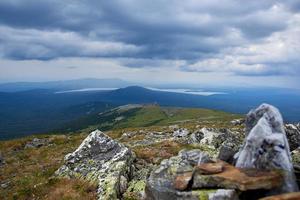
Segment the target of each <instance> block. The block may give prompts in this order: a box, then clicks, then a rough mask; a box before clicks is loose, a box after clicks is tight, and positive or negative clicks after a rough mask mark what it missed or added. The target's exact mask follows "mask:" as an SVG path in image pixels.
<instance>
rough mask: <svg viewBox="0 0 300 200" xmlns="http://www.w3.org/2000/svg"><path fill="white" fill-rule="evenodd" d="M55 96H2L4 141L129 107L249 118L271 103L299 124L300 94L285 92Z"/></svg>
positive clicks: (137, 91)
mask: <svg viewBox="0 0 300 200" xmlns="http://www.w3.org/2000/svg"><path fill="white" fill-rule="evenodd" d="M56 91H57V90H53V89H51V90H50V89H35V90H28V91H19V92H0V138H10V137H19V136H23V135H28V134H34V133H45V132H49V131H51V130H54V129H57V128H59V127H61V126H63V125H65V124H67V123H69V122H72V121H74V120H76V119H79V118H81V119H82V118H84V117H86V116H89V115H92V114H95V113H99V112H103V111H106V110H108V109H111V108H114V107H117V106H120V105H126V104H157V105H160V106H163V107H185V108H207V109H213V110H221V111H225V112H229V113H238V114H246V112H248V110H250V109H251V108H253V107H256V106H258V105H260V104H261V103H269V104H273V105H275V106H276V107H278V108H279V109H280V111H281V112H282V114H283V117H284V119H285V121H286V122H299V121H300V107H299V102H300V95H299V94H298V93H288V92H287V91H263V90H258V91H256V90H244V91H238V92H232V93H230V92H228V93H227V94H216V95H211V96H200V95H193V94H184V93H174V92H165V91H154V90H150V89H146V88H143V87H139V86H130V87H125V88H120V89H116V90H109V91H107V90H105V91H91V92H74V93H72V92H71V93H56ZM89 119H90V118H89Z"/></svg>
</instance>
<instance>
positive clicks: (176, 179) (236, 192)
mask: <svg viewBox="0 0 300 200" xmlns="http://www.w3.org/2000/svg"><path fill="white" fill-rule="evenodd" d="M256 121H257V120H256ZM247 122H248V123H249V120H248V121H247ZM244 123H245V122H244V120H239V119H237V120H233V121H231V126H230V128H211V127H210V128H209V127H201V126H199V125H196V126H194V127H189V128H184V127H180V126H178V125H172V126H168V127H161V130H155V131H154V130H151V129H147V130H146V129H141V130H134V131H124V132H122V133H119V135H118V137H116V136H115V135H113V134H111V135H112V136H115V138H114V140H113V139H111V138H108V137H107V136H106V135H105V134H104V133H102V132H101V131H95V132H93V133H91V134H90V136H89V137H87V138H86V139H85V141H84V142H83V143H82V144H81V146H80V147H79V148H78V149H77V150H76V151H75V152H74V153H73V156H72V159H74V156H75V158H76V153H77V152H80V151H81V152H82V149H85V151H88V152H89V153H88V154H87V153H83V154H84V155H86V156H77V157H79V158H80V160H82V159H83V160H84V161H80V160H78V161H77V162H76V161H75V165H74V161H72V162H71V165H73V166H71V167H68V168H67V169H66V165H69V166H70V164H69V163H70V155H67V156H66V158H65V162H66V163H67V164H66V165H64V166H62V167H61V168H60V169H59V170H58V171H57V175H59V176H66V174H67V176H69V177H70V176H71V177H72V176H74V172H75V173H78V172H79V173H80V175H77V176H79V177H82V173H83V172H82V171H84V170H86V163H88V162H91V163H97V162H98V159H99V158H98V157H97V158H95V156H96V155H98V156H99V155H100V154H99V152H94V153H96V155H93V153H91V152H93V150H92V149H93V148H95V147H97V145H94V144H95V143H97V141H96V140H94V139H93V138H94V135H95V134H97V135H98V136H97V137H98V138H100V139H99V141H100V143H101V146H102V148H104V149H105V150H103V151H104V152H105V154H106V156H109V155H111V156H110V158H109V160H110V161H109V162H106V163H109V164H108V165H109V166H110V167H109V169H110V170H107V169H104V170H103V168H106V167H107V166H108V165H103V164H102V165H101V164H100V165H99V164H97V165H96V166H101V167H100V169H99V167H98V168H97V167H95V168H93V169H89V170H88V172H87V173H86V174H85V175H84V176H83V177H85V178H87V179H92V181H95V180H96V182H97V184H98V185H99V190H98V199H153V200H155V199H162V200H163V199H199V198H200V199H239V198H240V199H255V198H260V197H263V196H266V195H269V191H272V189H274V188H275V189H276V190H277V189H278V187H280V186H281V184H282V183H283V182H284V179H285V177H282V175H281V174H280V173H278V172H277V171H269V170H268V171H265V170H262V169H256V171H255V170H253V169H252V170H240V169H238V168H235V167H234V166H233V165H231V164H234V163H235V160H236V158H235V157H234V156H235V155H236V153H237V152H239V150H240V149H241V148H242V147H243V142H244V141H245V137H246V135H245V134H247V127H245V126H244ZM284 129H285V131H286V135H287V136H288V140H289V144H290V148H291V151H292V156H293V165H294V167H295V168H296V169H298V168H297V167H298V166H299V160H298V157H297V156H299V153H298V152H299V149H298V145H297V144H300V143H299V142H300V138H299V136H300V126H299V124H286V125H285V126H284ZM108 134H110V133H108ZM104 139H105V140H106V141H107V142H106V143H103V142H101V141H102V140H104ZM86 140H88V141H91V140H92V142H90V143H87V142H86ZM91 144H92V145H91ZM105 144H107V145H108V146H107V147H105ZM111 144H114V145H115V146H116V147H115V148H113V147H111ZM88 146H89V147H88ZM93 146H94V147H93ZM120 146H121V149H122V150H120V149H119V148H120ZM86 149H87V150H86ZM118 149H119V150H118ZM119 151H124V152H128V153H126V154H124V155H123V156H121V157H120V156H119V153H116V152H119ZM111 152H114V153H113V154H111ZM101 155H102V153H101ZM127 155H130V156H129V157H128V156H127ZM100 157H101V156H100ZM91 159H92V160H91ZM100 160H101V161H103V158H102V157H101V158H100ZM223 161H225V162H223ZM119 162H121V163H122V164H120V167H118V168H116V167H115V166H118V163H119ZM201 164H202V165H201ZM205 164H206V165H205ZM92 166H93V165H90V167H92ZM279 169H281V168H279ZM218 170H219V171H218ZM89 173H92V174H93V175H89ZM95 173H96V177H95V175H94V174H95ZM204 174H205V176H204ZM296 174H298V173H297V170H296ZM75 177H76V175H75ZM90 177H92V178H90ZM97 177H98V178H97ZM112 188H114V189H112ZM203 188H205V189H203ZM249 191H250V192H252V194H251V193H250V196H251V197H250V198H249ZM255 191H260V193H259V195H258V194H257V193H256V192H255ZM271 193H272V192H270V194H271ZM274 193H276V192H274ZM254 195H256V197H254Z"/></svg>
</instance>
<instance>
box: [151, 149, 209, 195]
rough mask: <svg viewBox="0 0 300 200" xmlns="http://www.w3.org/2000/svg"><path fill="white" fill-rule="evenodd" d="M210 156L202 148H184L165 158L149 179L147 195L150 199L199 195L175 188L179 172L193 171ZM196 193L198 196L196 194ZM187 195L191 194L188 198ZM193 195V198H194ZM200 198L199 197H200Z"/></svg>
mask: <svg viewBox="0 0 300 200" xmlns="http://www.w3.org/2000/svg"><path fill="white" fill-rule="evenodd" d="M209 160H210V158H209V157H208V155H207V154H205V153H203V152H201V151H200V150H190V151H186V150H182V151H180V152H179V154H178V156H174V157H171V158H170V159H166V160H163V161H162V162H161V164H160V165H159V166H158V167H157V168H155V169H154V170H153V171H152V173H151V175H150V177H149V178H148V179H147V184H146V196H147V199H149V200H158V199H159V200H167V199H184V197H186V199H193V198H197V197H198V196H197V195H196V194H195V193H193V194H192V192H189V193H187V192H180V191H177V190H176V189H175V188H174V181H175V178H176V176H177V175H178V174H183V173H187V172H192V171H193V168H194V166H195V165H197V164H198V163H199V162H200V163H202V162H208V161H209ZM194 195H196V196H194ZM187 196H190V197H189V198H187ZM192 197H193V198H192ZM198 199H199V198H198Z"/></svg>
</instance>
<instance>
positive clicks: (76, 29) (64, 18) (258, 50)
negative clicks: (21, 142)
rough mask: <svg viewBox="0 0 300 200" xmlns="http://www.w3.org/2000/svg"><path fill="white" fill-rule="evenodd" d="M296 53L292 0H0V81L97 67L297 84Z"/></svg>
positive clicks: (299, 10)
mask: <svg viewBox="0 0 300 200" xmlns="http://www.w3.org/2000/svg"><path fill="white" fill-rule="evenodd" d="M299 55H300V1H299V0H285V1H275V0H263V1H262V0H253V1H244V0H222V1H221V2H220V1H219V0H201V1H199V0H186V1H181V0H152V1H141V0H114V1H101V0H100V1H99V0H87V1H79V0H64V1H61V0H26V1H24V0H3V1H0V70H1V74H0V80H2V81H10V80H21V79H22V76H25V77H27V79H28V80H29V79H30V80H34V79H35V78H37V77H44V78H45V79H47V78H48V79H55V78H62V79H72V78H80V77H81V76H79V75H78V76H75V77H74V76H72V77H70V76H68V74H73V73H74V70H75V71H76V70H77V72H76V74H82V78H83V77H87V76H95V71H93V70H94V68H97V67H98V68H99V69H98V70H97V73H98V76H95V77H99V78H100V77H101V78H105V77H104V76H105V75H107V76H110V77H107V78H111V77H117V78H124V77H125V79H126V78H127V79H131V80H137V81H145V82H147V81H148V82H151V80H150V79H149V77H147V76H146V75H145V74H147V73H149V74H151V76H152V77H153V76H155V74H157V77H160V76H161V73H165V75H167V74H173V75H174V76H175V77H172V78H171V77H170V80H172V79H174V81H176V79H177V80H178V79H182V80H180V81H181V82H185V81H186V82H189V81H190V82H194V83H200V82H201V81H200V82H199V81H198V82H197V77H198V78H199V79H201V80H205V81H206V83H209V81H211V83H212V84H213V83H214V82H216V81H218V80H220V81H230V82H231V83H232V84H237V83H240V82H241V80H245V82H244V83H248V82H249V83H250V82H253V81H255V80H260V81H259V82H260V83H261V85H263V84H264V82H266V81H268V80H272V81H273V82H271V83H269V84H271V85H272V84H274V85H276V86H284V87H285V86H287V87H300V86H299V85H300V81H299V75H300V66H299V64H300V56H299ZM74 60H76V61H77V62H75V63H74ZM37 62H38V63H39V64H38V65H39V67H40V68H41V69H43V70H45V71H44V72H45V73H47V76H48V77H47V76H45V75H43V74H42V71H43V70H40V71H41V72H39V73H38V71H39V70H36V68H38V67H37V66H36V65H37ZM49 63H51V65H52V67H53V69H56V70H57V71H59V72H60V74H59V76H57V74H56V73H55V74H54V75H53V69H50V68H51V67H50V66H49ZM104 64H105V66H104ZM109 66H111V68H109ZM89 67H90V69H93V70H90V69H89ZM22 68H23V69H22ZM33 68H34V69H35V70H32V69H33ZM58 68H60V69H59V70H58ZM117 69H118V70H117ZM119 69H121V71H122V75H120V74H118V72H119V71H120V70H119ZM22 70H23V71H22ZM26 70H27V71H31V72H30V73H28V72H25V73H24V71H26ZM47 70H48V71H47ZM70 70H71V71H73V72H71V73H70V72H69V71H70ZM85 70H86V71H89V70H90V71H91V73H86V72H85V73H83V72H84V71H85ZM110 70H111V72H110V73H109V71H110ZM50 72H51V73H50ZM14 73H19V75H18V74H14ZM132 73H135V76H136V77H134V75H133V74H132ZM142 74H143V75H142ZM187 74H190V77H191V78H188V77H189V76H188V75H187ZM141 77H143V80H141ZM242 77H244V78H242ZM258 77H259V78H258ZM261 77H264V78H261ZM276 77H277V82H276ZM147 78H148V79H147ZM24 79H26V78H24ZM27 79H26V80H27ZM212 79H213V80H212ZM191 80H192V81H191ZM274 80H275V81H274ZM291 80H293V81H291ZM161 82H163V80H161Z"/></svg>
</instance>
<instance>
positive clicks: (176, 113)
mask: <svg viewBox="0 0 300 200" xmlns="http://www.w3.org/2000/svg"><path fill="white" fill-rule="evenodd" d="M240 117H241V115H238V114H231V113H226V112H222V111H215V110H209V109H201V108H174V107H160V106H158V105H126V106H120V107H117V108H114V109H111V110H109V111H106V112H103V113H93V114H90V115H86V116H84V117H81V118H79V119H76V120H74V121H72V122H70V123H68V124H66V125H64V126H63V127H61V129H58V130H57V132H70V131H78V130H80V129H83V128H88V127H93V128H98V129H100V130H111V129H119V128H130V127H149V126H162V125H172V124H178V123H209V122H215V121H218V122H224V123H228V122H229V121H230V120H232V119H236V118H240Z"/></svg>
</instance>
